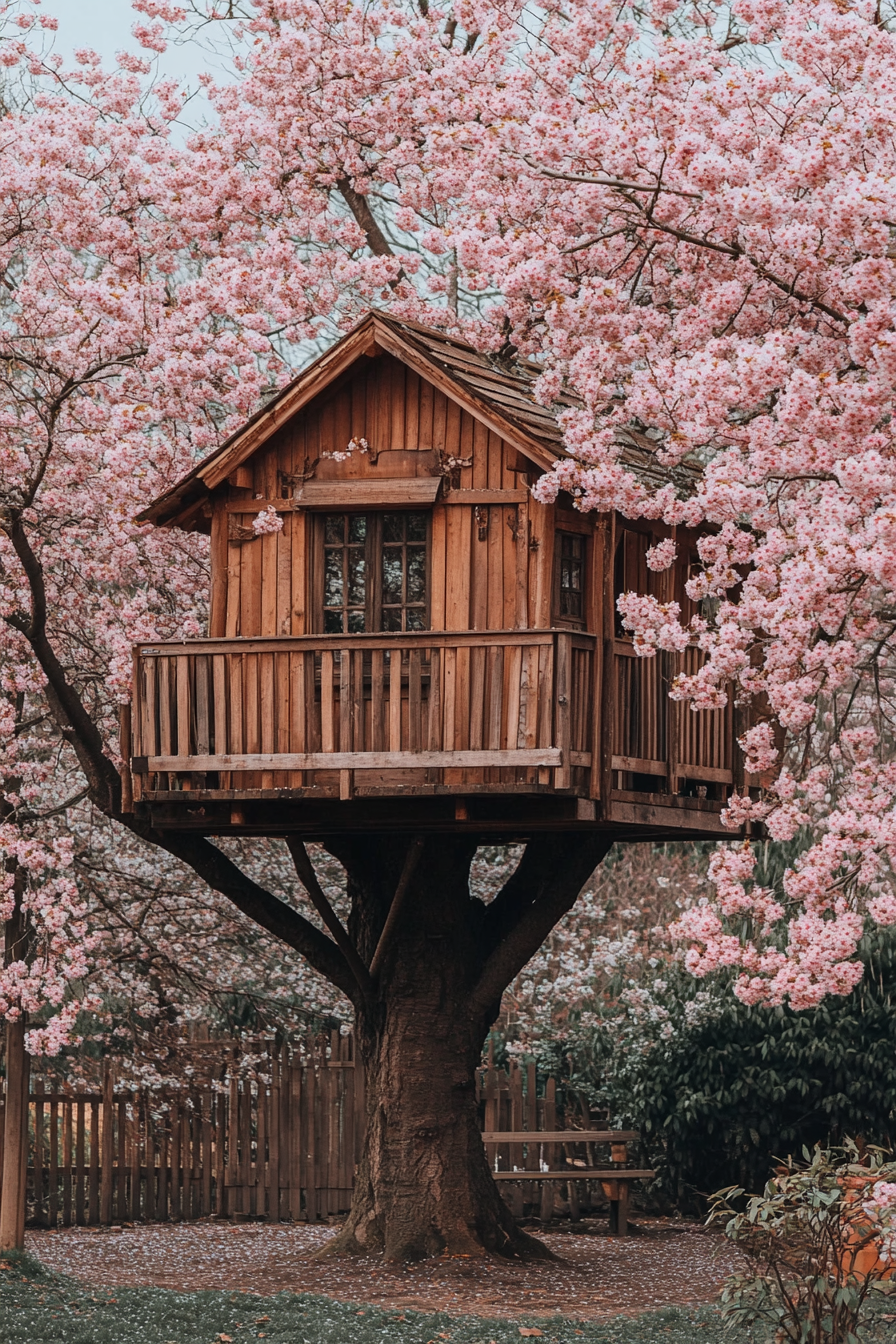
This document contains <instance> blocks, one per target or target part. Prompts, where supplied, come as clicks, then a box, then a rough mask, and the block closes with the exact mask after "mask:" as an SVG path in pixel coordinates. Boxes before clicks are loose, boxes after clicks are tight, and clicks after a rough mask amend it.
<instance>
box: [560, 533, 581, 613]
mask: <svg viewBox="0 0 896 1344" xmlns="http://www.w3.org/2000/svg"><path fill="white" fill-rule="evenodd" d="M556 572H557V579H556V608H557V617H558V619H559V620H561V621H575V622H582V621H584V619H585V537H583V536H581V535H580V534H578V533H576V532H559V531H558V533H557V569H556Z"/></svg>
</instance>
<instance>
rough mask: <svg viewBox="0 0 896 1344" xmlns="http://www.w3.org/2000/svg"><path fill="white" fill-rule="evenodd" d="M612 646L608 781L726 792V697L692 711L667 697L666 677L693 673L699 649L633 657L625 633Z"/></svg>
mask: <svg viewBox="0 0 896 1344" xmlns="http://www.w3.org/2000/svg"><path fill="white" fill-rule="evenodd" d="M612 647H613V658H612V664H613V671H612V678H611V683H610V687H609V691H610V696H609V705H608V714H609V718H610V729H609V730H610V734H611V744H612V746H611V751H612V755H611V760H610V765H611V770H612V776H611V779H612V787H613V788H615V789H616V790H617V791H623V792H624V791H636V792H644V793H669V794H674V795H681V794H684V795H686V796H691V797H694V798H700V797H704V798H705V797H707V796H709V797H710V798H714V799H715V800H717V801H718V800H721V799H724V798H725V797H727V795H728V793H729V792H730V787H731V786H732V785H733V784H734V782H735V770H736V768H737V765H738V763H739V753H738V751H737V748H736V744H735V710H734V706H733V704H732V701H731V699H730V697H729V700H728V704H727V705H726V706H725V707H724V708H722V709H713V710H705V709H704V710H700V711H699V712H697V713H695V712H694V711H693V710H692V709H691V707H690V704H689V703H687V702H685V701H676V700H670V698H669V690H670V687H671V684H672V681H673V680H674V678H675V677H676V676H678V675H679V674H685V675H688V676H693V675H694V674H695V673H696V672H697V671H698V670H699V668H700V666H701V665H702V663H703V662H704V661H705V655H704V654H703V653H702V652H701V650H700V649H697V648H688V649H685V650H684V652H683V653H681V654H668V653H660V654H658V655H656V656H655V657H653V658H640V657H639V656H638V655H637V654H636V653H635V650H634V647H633V645H632V643H631V641H630V640H625V639H616V640H614V641H613V646H612Z"/></svg>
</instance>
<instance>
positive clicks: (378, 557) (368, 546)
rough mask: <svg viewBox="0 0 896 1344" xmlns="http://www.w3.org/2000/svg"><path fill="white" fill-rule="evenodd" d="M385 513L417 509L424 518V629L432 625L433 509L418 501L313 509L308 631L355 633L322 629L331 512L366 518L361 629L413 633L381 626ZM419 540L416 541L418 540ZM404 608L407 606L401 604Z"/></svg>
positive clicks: (335, 635)
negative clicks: (365, 575) (373, 506)
mask: <svg viewBox="0 0 896 1344" xmlns="http://www.w3.org/2000/svg"><path fill="white" fill-rule="evenodd" d="M387 513H418V514H422V515H423V516H424V517H425V518H426V540H425V542H424V545H425V548H426V577H425V585H424V589H425V600H424V605H423V620H424V629H425V630H429V629H430V628H431V605H432V604H431V593H432V509H431V508H430V509H421V508H420V506H419V505H408V506H407V507H401V506H397V505H391V506H389V507H387V508H370V507H369V506H368V507H367V508H357V509H347V508H342V509H340V508H328V509H326V510H324V509H321V510H320V511H315V513H313V514H312V515H311V517H310V519H309V521H310V522H311V529H310V530H311V533H312V537H311V552H312V566H311V570H312V585H311V594H312V601H311V622H310V625H311V629H310V631H309V633H310V634H321V635H322V634H327V638H329V639H350V638H354V634H353V633H350V632H348V631H344V632H343V633H342V634H338V633H331V634H328V633H327V632H326V631H325V630H324V619H325V611H324V579H325V557H324V548H325V533H324V528H325V519H326V518H327V516H328V515H329V516H333V515H334V514H341V515H348V514H355V515H362V516H363V517H365V518H366V519H367V534H366V537H365V543H364V547H365V561H366V566H367V578H368V582H367V593H366V602H365V606H364V633H365V634H376V635H381V634H393V633H394V634H404V633H407V634H413V633H415V632H414V631H400V632H399V631H388V630H382V629H381V628H380V627H381V624H382V617H383V600H382V590H383V572H382V559H383V547H384V543H383V517H384V515H385V514H387ZM417 544H419V543H417ZM401 609H402V610H405V611H406V610H407V607H402V608H401ZM417 609H418V610H419V608H417ZM343 610H344V608H343Z"/></svg>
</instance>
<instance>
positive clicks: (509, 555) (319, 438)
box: [209, 355, 600, 638]
mask: <svg viewBox="0 0 896 1344" xmlns="http://www.w3.org/2000/svg"><path fill="white" fill-rule="evenodd" d="M352 438H358V439H360V438H365V439H367V441H368V443H369V444H370V445H371V448H372V449H373V450H374V452H375V454H376V460H375V461H374V460H373V454H361V453H355V454H353V455H352V456H351V457H350V458H348V459H347V460H346V461H343V462H339V461H335V460H333V459H327V458H325V457H324V456H323V454H325V453H332V452H339V451H343V450H344V449H345V448H346V446H347V444H348V443H349V440H350V439H352ZM449 457H453V458H458V459H471V465H469V466H466V467H463V468H461V469H460V471H459V473H458V474H456V476H455V479H454V482H453V484H454V486H455V487H457V488H459V490H460V491H476V492H482V491H516V492H520V491H521V490H522V489H523V488H524V487H525V486H526V485H527V484H528V483H531V482H532V481H534V480H535V477H536V475H537V470H536V468H534V467H533V468H532V474H531V475H530V476H528V477H527V476H526V475H524V474H520V473H519V472H517V471H514V470H513V468H514V467H518V466H521V465H525V463H524V460H523V459H521V457H520V455H519V453H518V452H517V450H516V449H515V448H513V447H511V446H510V445H508V444H507V443H505V442H504V441H503V440H502V439H500V438H499V437H498V436H497V435H495V434H494V433H492V432H491V431H489V430H488V429H487V428H486V427H485V426H484V425H483V424H481V423H480V422H479V421H477V420H475V419H474V417H473V416H472V415H470V414H469V412H467V411H466V410H464V409H462V408H461V407H460V406H459V405H458V404H457V403H456V402H453V401H451V400H449V399H448V398H447V397H446V396H445V395H444V394H443V393H442V392H441V391H439V390H438V389H436V388H434V387H432V386H431V385H430V384H428V383H427V382H425V381H423V380H421V379H420V378H419V377H418V375H417V374H416V373H415V372H414V371H413V370H411V369H408V368H406V367H405V366H404V365H403V364H401V363H400V362H399V361H398V360H396V359H394V358H392V357H391V356H389V355H379V356H378V357H376V358H375V359H365V361H364V363H363V364H360V365H355V366H353V368H352V370H350V371H349V373H348V374H347V375H345V376H344V377H343V378H342V379H341V380H339V381H337V382H336V383H334V384H333V385H332V386H331V387H330V388H328V389H327V392H326V394H325V395H324V396H322V397H320V398H318V399H316V400H315V401H314V402H312V403H311V404H310V405H309V406H307V407H306V408H304V410H302V411H301V412H300V413H299V414H297V415H296V417H295V418H294V419H293V420H292V421H291V422H290V423H289V424H288V425H286V426H285V427H284V428H283V429H282V430H281V431H279V433H278V434H277V435H276V436H274V438H272V439H271V440H270V442H269V443H268V444H266V445H265V446H264V447H263V448H262V449H261V450H259V452H257V453H256V454H255V456H254V457H253V458H252V459H250V461H249V462H247V463H246V464H245V465H244V466H243V467H241V468H239V470H238V471H236V472H234V473H233V475H232V476H231V477H230V478H229V481H228V484H227V485H226V486H224V487H222V488H221V489H220V490H219V491H218V492H217V494H216V496H215V498H214V503H213V517H212V602H211V620H210V628H209V634H210V635H211V636H212V637H214V638H234V637H250V636H258V635H301V634H308V633H314V630H313V627H312V620H311V618H310V616H309V605H310V594H311V591H312V578H311V574H310V572H309V569H310V564H311V554H312V547H311V545H310V530H311V517H310V516H309V513H308V512H307V511H306V510H303V509H295V510H292V511H289V512H284V513H283V514H282V515H281V516H282V518H283V524H284V526H283V530H282V532H279V533H273V534H270V535H267V536H263V537H261V538H258V539H254V540H251V541H242V542H239V541H234V540H231V539H229V529H230V528H232V526H233V525H234V524H235V525H236V526H242V527H244V528H248V527H250V526H251V522H252V519H253V518H254V517H255V515H256V514H257V513H258V511H259V508H260V507H261V506H262V504H263V502H264V501H266V500H278V499H284V500H285V499H289V498H290V497H291V496H292V493H293V488H294V486H293V481H290V479H289V478H290V477H292V478H296V477H299V476H302V475H303V474H306V473H308V472H310V471H312V470H313V479H314V480H315V481H335V480H352V479H366V480H370V479H379V480H387V479H395V478H396V477H411V476H432V475H434V474H437V473H438V471H439V466H440V463H443V462H444V461H445V459H447V458H449ZM444 493H445V492H444V490H443V495H444ZM451 495H454V497H455V498H456V497H457V493H456V489H455V490H453V491H451V492H449V496H448V497H449V498H450V497H451ZM243 503H244V504H245V511H244V512H242V511H240V510H239V506H240V505H241V504H243ZM482 507H483V506H481V505H480V508H482ZM485 507H486V508H487V518H486V517H485V515H483V514H482V513H480V515H479V517H478V518H477V516H476V513H475V504H474V503H469V504H462V503H447V502H444V500H443V499H442V498H441V497H440V500H439V502H437V503H436V505H435V506H434V507H433V519H432V552H431V576H432V577H431V596H430V626H431V628H432V629H433V630H468V629H473V630H507V629H524V628H530V629H531V628H545V627H549V626H550V625H551V624H552V616H553V613H552V574H553V565H554V513H555V510H554V508H553V507H546V506H544V505H541V504H538V503H536V502H535V501H534V500H533V499H532V498H531V497H530V496H528V494H527V495H526V497H525V498H523V499H522V500H520V501H519V502H514V503H512V504H509V505H508V504H503V503H499V504H495V503H490V504H488V505H487V506H485ZM576 517H577V518H578V519H579V525H578V527H577V530H581V529H582V527H583V526H584V527H585V528H586V529H587V530H591V527H592V524H591V523H590V521H589V522H587V523H586V522H585V520H584V519H582V518H581V515H576ZM480 532H482V534H483V535H482V536H480ZM597 549H598V548H596V547H593V548H592V550H593V551H594V552H596V551H597ZM591 587H592V591H593V592H594V593H599V592H600V583H599V582H597V583H594V584H592V585H591ZM591 616H592V619H589V621H588V626H587V628H589V629H596V628H597V625H596V624H595V623H594V620H595V619H596V613H594V612H592V613H591Z"/></svg>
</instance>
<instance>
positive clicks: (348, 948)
mask: <svg viewBox="0 0 896 1344" xmlns="http://www.w3.org/2000/svg"><path fill="white" fill-rule="evenodd" d="M286 847H287V849H288V850H289V852H290V854H291V855H292V861H293V863H294V864H295V869H296V872H297V873H298V875H299V878H300V880H301V882H302V885H303V886H304V888H305V890H306V891H307V893H308V897H309V899H310V901H311V904H312V905H313V906H314V908H315V910H316V911H317V913H318V914H319V915H320V917H321V919H322V920H323V922H324V923H325V924H326V926H327V928H328V929H329V930H330V933H331V934H332V935H333V941H334V942H335V943H336V946H337V947H338V948H339V950H340V952H341V953H342V955H343V956H344V957H345V960H346V961H347V962H348V965H349V967H350V969H351V972H352V974H353V976H354V977H355V980H356V981H357V985H358V988H359V990H360V991H361V993H362V994H363V995H364V997H365V998H370V997H371V995H372V994H373V979H372V977H371V974H370V972H369V971H368V969H367V967H366V966H365V965H364V963H363V961H362V960H361V958H360V956H359V955H358V950H357V948H356V947H355V945H354V943H353V942H352V940H351V938H349V936H348V934H347V933H346V931H345V929H344V928H343V926H342V922H341V920H340V919H339V916H338V915H337V914H336V911H335V910H334V909H333V907H332V905H331V904H330V902H329V901H328V900H327V898H326V896H325V895H324V890H323V887H322V886H321V885H320V882H319V881H318V879H317V873H316V872H315V871H314V865H313V863H312V862H311V860H310V858H309V857H308V851H307V849H306V848H305V846H304V845H303V843H302V841H301V840H299V839H297V838H296V837H295V836H289V837H288V839H287V841H286Z"/></svg>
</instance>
